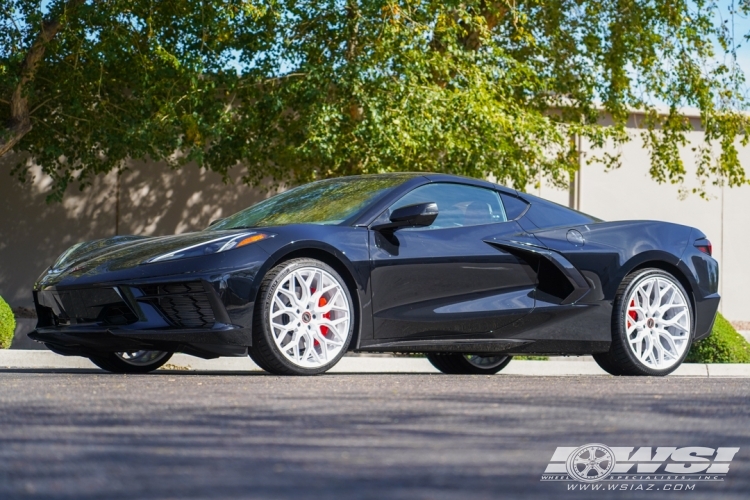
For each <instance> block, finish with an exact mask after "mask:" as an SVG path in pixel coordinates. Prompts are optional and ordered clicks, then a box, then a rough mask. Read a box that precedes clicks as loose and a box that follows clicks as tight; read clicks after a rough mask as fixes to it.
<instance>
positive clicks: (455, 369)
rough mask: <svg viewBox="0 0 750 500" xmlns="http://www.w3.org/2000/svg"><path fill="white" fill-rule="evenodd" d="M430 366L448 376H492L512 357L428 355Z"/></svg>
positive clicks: (506, 364)
mask: <svg viewBox="0 0 750 500" xmlns="http://www.w3.org/2000/svg"><path fill="white" fill-rule="evenodd" d="M427 359H428V360H429V361H430V363H432V366H434V367H435V368H437V369H438V370H440V371H441V372H443V373H446V374H448V375H494V374H495V373H497V372H499V371H500V370H502V369H503V368H505V367H506V366H508V363H510V360H511V359H513V358H512V356H496V355H495V356H486V355H481V354H443V353H429V354H427Z"/></svg>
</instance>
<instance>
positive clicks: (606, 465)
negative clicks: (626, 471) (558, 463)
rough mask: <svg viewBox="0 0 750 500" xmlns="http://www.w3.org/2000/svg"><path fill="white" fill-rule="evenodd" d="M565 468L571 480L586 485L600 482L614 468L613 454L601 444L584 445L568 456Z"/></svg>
mask: <svg viewBox="0 0 750 500" xmlns="http://www.w3.org/2000/svg"><path fill="white" fill-rule="evenodd" d="M565 468H566V469H567V471H568V475H569V476H570V477H571V478H572V479H576V480H578V481H585V482H588V483H592V482H594V481H601V480H602V479H606V478H607V476H609V475H610V474H611V473H612V469H614V468H615V454H614V453H613V452H612V450H611V449H610V448H609V447H607V446H605V445H603V444H586V445H583V446H581V447H580V448H577V449H576V450H575V451H574V452H573V453H571V454H570V455H569V456H568V461H567V462H566V464H565Z"/></svg>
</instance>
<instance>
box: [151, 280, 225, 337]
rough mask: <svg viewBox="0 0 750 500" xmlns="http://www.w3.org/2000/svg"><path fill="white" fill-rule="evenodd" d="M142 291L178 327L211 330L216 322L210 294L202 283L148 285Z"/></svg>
mask: <svg viewBox="0 0 750 500" xmlns="http://www.w3.org/2000/svg"><path fill="white" fill-rule="evenodd" d="M141 290H142V291H143V293H144V294H146V296H147V297H146V298H148V299H149V301H151V302H152V303H155V304H156V305H157V306H158V308H159V310H160V311H161V312H162V314H163V315H164V317H165V318H166V319H167V320H168V321H169V322H170V323H171V324H172V325H174V326H176V327H179V328H211V327H212V326H213V325H214V323H215V322H216V318H215V316H214V311H213V308H212V307H211V302H210V301H209V298H208V293H207V291H206V289H205V288H204V286H203V283H201V282H191V283H169V284H165V285H148V286H143V287H141ZM139 300H143V297H141V298H139Z"/></svg>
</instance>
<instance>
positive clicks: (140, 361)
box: [89, 351, 172, 373]
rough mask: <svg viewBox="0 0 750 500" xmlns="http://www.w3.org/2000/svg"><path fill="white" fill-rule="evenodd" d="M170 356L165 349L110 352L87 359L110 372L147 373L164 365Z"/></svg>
mask: <svg viewBox="0 0 750 500" xmlns="http://www.w3.org/2000/svg"><path fill="white" fill-rule="evenodd" d="M171 357H172V353H171V352H166V351H130V352H111V353H107V354H102V355H100V356H91V357H89V359H90V360H91V362H92V363H94V364H95V365H96V366H98V367H99V368H101V369H102V370H105V371H108V372H112V373H148V372H152V371H154V370H157V369H159V368H161V367H162V366H164V364H165V363H166V362H167V361H169V358H171Z"/></svg>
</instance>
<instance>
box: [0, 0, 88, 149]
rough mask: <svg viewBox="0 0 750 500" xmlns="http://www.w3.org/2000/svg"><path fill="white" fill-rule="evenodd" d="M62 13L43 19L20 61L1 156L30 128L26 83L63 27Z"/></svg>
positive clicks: (73, 0) (0, 136)
mask: <svg viewBox="0 0 750 500" xmlns="http://www.w3.org/2000/svg"><path fill="white" fill-rule="evenodd" d="M83 1H84V0H69V1H68V2H67V3H66V4H65V7H64V9H63V12H62V15H64V14H66V13H68V12H69V11H70V10H72V9H73V8H74V7H77V6H78V5H80V4H82V3H83ZM62 15H61V16H58V17H57V18H53V19H47V20H45V21H43V22H42V29H41V31H40V32H39V36H37V38H36V40H34V43H32V44H31V47H30V48H29V51H28V52H27V53H26V57H25V58H24V60H23V63H21V75H20V76H21V78H20V80H19V81H18V84H17V85H16V88H15V89H14V90H13V94H12V95H11V96H10V120H9V121H8V123H7V124H6V126H5V130H2V131H1V132H0V157H2V156H3V155H5V154H6V153H8V152H10V150H11V149H13V147H14V146H16V144H18V143H19V142H20V141H21V139H23V136H25V135H26V134H28V133H29V131H31V114H30V112H29V101H28V97H27V96H26V92H27V86H28V84H29V83H30V82H31V81H32V80H33V79H34V75H35V74H36V70H37V67H38V66H39V62H40V61H41V60H42V58H43V57H44V51H45V49H46V48H47V44H48V43H49V42H50V41H52V39H53V38H55V36H56V35H57V33H58V32H59V31H60V28H61V27H62Z"/></svg>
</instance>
